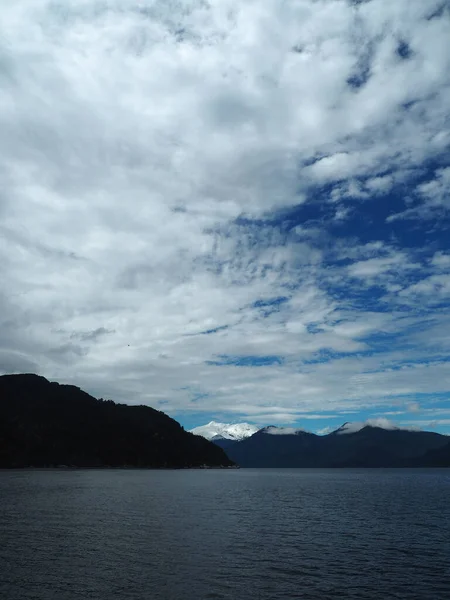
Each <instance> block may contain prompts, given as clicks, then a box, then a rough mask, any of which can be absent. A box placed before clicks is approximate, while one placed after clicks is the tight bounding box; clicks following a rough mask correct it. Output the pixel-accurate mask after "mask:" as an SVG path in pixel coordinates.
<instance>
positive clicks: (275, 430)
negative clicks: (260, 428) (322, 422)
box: [264, 427, 305, 435]
mask: <svg viewBox="0 0 450 600" xmlns="http://www.w3.org/2000/svg"><path fill="white" fill-rule="evenodd" d="M303 431H305V430H304V429H298V428H297V429H296V428H295V427H266V428H265V429H264V433H268V434H269V435H296V434H297V433H300V432H303Z"/></svg>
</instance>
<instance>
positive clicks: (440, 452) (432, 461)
mask: <svg viewBox="0 0 450 600" xmlns="http://www.w3.org/2000/svg"><path fill="white" fill-rule="evenodd" d="M447 439H448V438H447ZM420 466H421V467H450V442H448V443H447V444H446V445H445V446H442V447H440V448H435V449H433V450H429V451H428V452H427V453H426V454H424V456H422V457H421V459H420Z"/></svg>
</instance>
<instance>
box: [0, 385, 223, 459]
mask: <svg viewBox="0 0 450 600" xmlns="http://www.w3.org/2000/svg"><path fill="white" fill-rule="evenodd" d="M57 465H69V466H79V467H106V466H110V467H119V466H132V467H154V468H157V467H169V468H177V467H199V466H203V465H207V466H214V467H219V466H231V465H232V463H231V461H230V460H229V459H228V457H227V456H226V455H225V453H224V452H223V450H222V449H221V448H219V447H218V446H216V445H215V444H212V443H211V442H209V441H208V440H206V439H204V438H202V437H199V436H196V435H192V434H191V433H188V432H186V431H184V429H183V428H182V427H181V425H179V423H177V422H176V421H174V420H173V419H171V418H170V417H168V416H167V415H165V414H164V413H162V412H160V411H157V410H155V409H153V408H150V407H148V406H128V405H125V404H116V403H114V402H113V401H112V400H106V401H105V400H96V399H95V398H93V397H92V396H90V395H89V394H87V393H86V392H83V391H82V390H81V389H79V388H78V387H75V386H71V385H59V384H58V383H55V382H52V383H50V382H49V381H47V379H45V378H44V377H40V376H38V375H3V376H0V467H3V468H5V467H28V466H35V467H43V466H57Z"/></svg>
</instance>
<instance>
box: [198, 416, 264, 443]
mask: <svg viewBox="0 0 450 600" xmlns="http://www.w3.org/2000/svg"><path fill="white" fill-rule="evenodd" d="M258 430H259V427H257V426H256V425H252V424H251V423H217V422H216V421H211V422H210V423H208V424H207V425H201V426H200V427H194V429H191V430H190V432H191V433H194V434H195V435H201V436H202V437H204V438H206V439H207V440H213V441H214V440H220V439H223V440H234V441H240V440H244V439H245V438H248V437H250V436H251V435H253V434H254V433H256V432H257V431H258Z"/></svg>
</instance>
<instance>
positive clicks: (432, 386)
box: [0, 0, 450, 423]
mask: <svg viewBox="0 0 450 600" xmlns="http://www.w3.org/2000/svg"><path fill="white" fill-rule="evenodd" d="M437 6H438V2H437V1H436V2H434V0H429V1H428V2H426V3H422V2H415V3H411V2H410V1H408V0H397V1H396V2H395V3H393V2H391V1H387V0H378V1H377V2H368V3H361V4H359V5H357V6H356V5H354V4H351V3H349V2H344V1H343V0H338V1H327V0H321V1H320V2H313V1H310V0H301V1H299V2H286V3H283V4H282V5H280V3H279V2H276V1H275V0H268V1H267V2H253V1H251V2H247V3H239V2H237V1H235V0H225V2H223V1H221V2H219V1H216V0H214V1H212V2H210V3H209V4H205V3H201V2H193V1H192V2H186V3H184V4H181V3H175V4H167V3H166V2H163V1H162V0H156V1H154V2H146V1H145V0H144V1H143V2H141V3H140V4H136V3H133V2H131V3H125V4H124V3H123V2H119V0H108V1H107V2H97V1H96V0H94V1H89V2H88V1H87V0H76V1H75V0H67V1H66V2H64V3H63V2H59V1H57V2H54V1H53V0H52V1H50V0H48V1H47V0H38V1H35V0H23V1H22V2H16V3H7V4H5V6H4V7H3V8H2V19H1V23H0V39H2V40H3V41H4V42H3V45H2V47H1V49H0V61H1V63H2V65H3V68H2V74H1V75H0V77H1V79H2V81H1V84H2V95H1V98H0V129H1V131H2V135H1V137H0V173H1V174H2V181H3V184H2V190H1V191H0V221H1V225H0V264H1V265H2V266H1V271H2V273H1V275H2V284H3V285H2V290H1V292H0V309H1V310H0V314H1V318H0V340H1V341H0V369H2V370H3V371H14V370H18V371H23V370H33V371H39V372H41V373H42V374H44V375H46V376H48V377H51V378H54V379H59V380H61V381H71V382H75V383H77V385H80V386H82V387H85V388H86V389H88V391H91V392H92V393H95V394H96V395H98V396H103V397H107V396H110V397H113V398H115V399H117V400H124V401H128V402H133V403H138V402H148V403H150V404H155V405H157V404H158V402H160V401H161V402H165V403H166V404H164V405H163V406H164V410H168V411H169V412H171V414H178V413H181V412H183V411H186V412H189V411H191V412H194V411H200V412H201V411H203V412H207V411H212V410H218V409H220V410H221V412H230V413H234V414H241V415H253V416H254V419H252V420H255V422H258V423H259V422H274V423H280V422H281V423H283V422H285V423H288V422H290V421H289V420H292V421H295V419H296V416H297V415H298V414H302V413H305V412H308V411H309V412H310V413H311V414H318V411H320V410H322V409H324V408H327V407H328V406H330V407H331V408H332V409H333V410H334V409H335V408H336V409H337V410H346V409H349V408H355V407H363V406H367V405H373V404H376V403H378V404H380V405H381V406H384V405H385V404H387V403H388V402H390V401H391V399H392V397H393V396H394V395H395V394H402V393H410V394H414V393H415V392H416V391H417V392H419V391H423V393H431V392H434V391H436V390H440V389H449V387H450V386H449V382H448V375H447V374H446V371H445V365H442V364H441V363H437V362H433V361H431V364H430V365H429V367H428V370H426V369H425V368H424V369H422V370H420V369H419V368H418V367H417V366H416V367H414V366H408V368H407V369H406V370H405V372H403V371H398V370H397V371H394V370H392V371H390V370H389V368H390V366H389V365H391V363H392V361H393V360H394V359H393V355H392V353H387V354H386V355H385V356H384V362H383V361H382V360H381V359H380V358H377V357H376V356H375V357H373V356H366V355H364V353H369V351H370V346H368V345H367V343H365V342H363V341H361V338H363V337H364V336H366V335H370V334H376V333H377V332H379V331H383V332H384V331H388V332H389V333H391V334H392V335H396V334H398V335H400V336H404V335H406V334H405V327H404V321H402V319H401V316H399V315H382V314H381V313H380V314H378V313H377V311H376V309H373V308H368V307H362V306H359V307H358V306H352V302H351V301H350V300H349V299H348V298H347V297H346V295H345V294H341V295H339V294H337V293H335V292H333V290H332V289H331V287H332V284H336V282H337V283H339V282H344V284H345V285H349V284H348V278H349V277H351V289H359V288H358V286H362V287H364V285H366V284H367V283H368V284H370V283H371V282H372V281H377V283H380V285H383V286H384V287H385V288H386V289H387V292H388V294H389V293H393V288H392V285H400V284H401V286H402V289H404V292H403V301H404V302H407V297H409V298H410V300H409V301H410V302H413V303H414V302H416V300H415V298H417V297H418V296H419V295H420V297H423V296H424V295H425V294H432V293H433V290H434V289H436V286H438V288H439V290H441V291H440V292H439V293H440V294H443V291H446V290H447V280H446V279H439V280H437V279H433V278H436V277H441V278H443V277H444V274H443V273H441V272H439V273H435V272H433V273H432V274H428V273H424V277H423V278H422V282H415V283H414V284H411V285H410V283H409V281H404V280H403V279H402V278H403V277H404V278H405V279H407V278H408V274H409V273H410V272H413V271H415V270H416V269H417V268H418V267H417V263H416V262H415V259H414V257H412V256H410V254H409V252H408V250H407V249H401V248H398V247H396V245H395V242H394V241H393V242H392V245H391V246H388V244H387V243H386V242H383V241H381V240H379V241H377V240H378V238H377V240H375V241H371V242H368V243H360V242H359V240H358V239H356V238H354V237H353V238H351V239H344V238H342V239H341V240H340V241H337V240H336V239H335V238H333V237H332V235H331V234H329V233H327V232H326V231H325V228H326V223H325V222H314V223H305V224H303V225H301V226H297V225H293V226H292V231H291V232H290V233H289V235H288V234H285V233H284V232H282V231H281V229H280V228H278V229H277V228H276V227H275V226H271V225H270V224H266V222H267V220H268V218H269V217H270V216H272V217H274V216H276V217H277V218H278V217H279V214H280V213H279V212H278V211H282V210H285V209H286V208H289V207H292V206H295V205H299V204H305V203H308V202H311V203H313V202H321V201H324V200H325V203H327V202H328V200H333V199H334V200H336V202H340V201H341V199H342V198H345V199H346V200H345V202H346V203H345V204H343V205H340V204H337V205H334V206H333V207H332V208H333V211H334V214H335V217H336V219H338V220H340V222H341V223H340V225H339V226H340V227H342V226H343V224H345V223H346V221H347V220H348V218H349V216H351V215H352V214H353V213H352V211H353V210H356V209H355V208H354V207H355V206H356V204H354V203H355V201H356V200H364V202H366V201H368V200H369V199H370V198H373V196H377V198H376V199H375V201H378V200H379V199H380V197H381V195H382V194H383V193H384V192H386V191H388V190H389V189H390V186H391V185H393V184H394V183H395V182H396V181H407V180H408V177H409V174H410V173H411V172H414V170H415V169H416V168H417V167H421V166H422V165H423V163H424V161H425V160H432V159H433V157H435V156H436V155H438V154H439V153H440V152H443V150H444V149H445V147H446V144H447V142H448V133H449V132H448V131H446V130H445V127H444V116H446V114H447V112H448V105H449V101H450V97H449V89H450V88H449V85H448V84H449V83H450V75H449V73H450V62H449V61H450V57H449V56H448V53H447V52H445V48H446V44H447V39H448V24H447V22H446V19H445V18H442V19H432V20H430V21H427V20H426V19H425V18H424V17H425V16H426V15H427V14H429V12H431V11H432V10H433V9H434V8H436V7H437ZM400 38H402V39H405V40H407V42H408V44H410V46H411V48H412V53H411V57H410V58H409V59H408V60H400V58H399V56H398V54H396V52H395V50H396V45H397V43H398V39H400ZM366 67H367V73H368V79H367V82H366V83H365V85H362V86H360V87H359V88H356V87H355V86H353V87H352V86H351V85H349V84H348V80H349V79H351V78H352V77H356V76H361V74H362V71H364V70H365V68H366ZM405 103H411V108H409V109H408V110H406V109H405V108H404V105H405ZM302 165H305V166H304V167H302ZM387 166H388V168H389V171H390V173H389V175H387V174H386V168H387ZM447 171H448V169H438V170H437V171H436V177H435V180H433V182H431V181H430V182H429V183H428V184H423V185H422V187H420V188H419V189H418V190H417V191H416V193H417V194H418V195H419V196H420V198H421V201H422V202H424V203H428V202H430V203H434V204H440V205H445V190H446V189H447V188H446V187H445V186H447V183H448V181H447V179H448V173H447ZM391 172H392V173H391ZM336 182H338V183H336ZM326 184H331V187H333V188H334V190H335V191H334V192H331V193H330V198H325V199H323V198H321V197H316V191H315V187H314V186H316V185H317V186H319V187H321V186H324V185H326ZM333 194H334V196H333ZM239 217H241V220H240V221H239V220H238V221H237V222H236V220H237V219H238V218H239ZM242 217H246V218H247V222H246V221H243V219H242ZM251 218H257V219H260V221H258V224H257V225H255V224H251V223H250V222H249V221H248V219H251ZM269 220H270V219H269ZM242 221H243V222H242ZM357 234H358V232H356V233H355V235H357ZM330 254H333V257H335V258H336V259H341V260H344V259H346V260H347V261H348V262H347V263H346V264H348V263H350V262H351V263H352V264H350V265H349V266H343V267H342V268H341V269H339V268H337V267H330V266H329V265H328V264H327V262H326V261H327V256H329V255H330ZM444 262H445V261H444V254H436V255H435V258H434V259H433V265H434V266H436V267H437V266H439V267H443V266H444ZM438 263H439V265H438ZM430 268H431V267H430ZM399 279H400V280H401V281H400V283H399V282H398V280H399ZM414 285H416V286H419V287H416V288H414V287H413V286H414ZM329 286H330V287H329ZM439 286H440V287H439ZM348 289H350V287H349V288H348ZM408 290H409V291H408ZM445 293H446V292H445ZM408 294H409V296H408ZM276 298H286V300H285V301H284V302H283V303H282V304H280V306H276V303H274V304H271V302H272V301H273V300H274V299H276ZM262 301H263V302H266V307H265V308H264V306H263V307H261V302H262ZM258 302H259V303H260V304H259V305H258ZM439 318H440V319H441V320H439V321H436V322H435V323H434V328H435V330H436V335H435V337H434V338H433V340H434V342H433V343H434V344H435V345H436V347H439V349H440V350H442V348H447V347H448V336H447V337H444V332H445V330H444V329H443V327H442V325H443V324H445V322H444V320H443V317H439ZM410 325H411V323H410ZM214 330H217V331H216V332H215V333H211V332H213V331H214ZM99 331H101V332H102V333H101V334H99V333H98V332H99ZM96 332H97V333H96ZM208 332H209V333H208ZM392 351H395V348H393V349H392ZM436 352H437V350H436ZM323 353H325V354H326V353H328V354H333V353H336V354H338V355H339V354H351V355H352V356H350V357H346V358H345V359H342V360H340V357H337V358H336V359H330V361H329V362H328V363H327V362H326V361H323V362H322V358H323ZM419 354H420V352H419ZM224 356H225V357H231V358H233V357H237V358H239V357H241V358H242V357H260V358H264V357H281V358H282V359H283V360H281V361H280V362H279V363H277V362H276V361H275V362H274V363H273V364H271V365H268V364H263V366H259V367H258V368H256V367H251V366H248V365H244V366H237V365H236V364H231V363H230V364H226V365H225V366H223V365H220V366H219V364H220V361H221V360H223V358H222V359H221V357H224ZM420 356H421V357H422V358H423V357H424V355H423V354H422V355H420ZM425 357H426V358H428V355H426V356H425ZM377 369H378V370H377ZM445 386H447V387H445Z"/></svg>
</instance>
